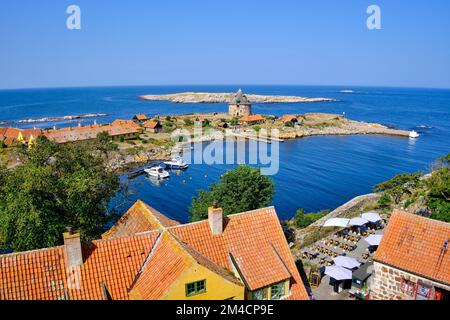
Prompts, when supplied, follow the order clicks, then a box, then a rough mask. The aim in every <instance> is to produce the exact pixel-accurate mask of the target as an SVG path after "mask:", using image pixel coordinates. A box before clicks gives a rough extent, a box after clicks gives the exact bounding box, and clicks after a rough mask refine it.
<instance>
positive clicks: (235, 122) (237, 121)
mask: <svg viewBox="0 0 450 320" xmlns="http://www.w3.org/2000/svg"><path fill="white" fill-rule="evenodd" d="M230 124H231V125H232V126H237V125H238V124H239V120H238V119H237V118H236V117H234V118H233V119H231V120H230Z"/></svg>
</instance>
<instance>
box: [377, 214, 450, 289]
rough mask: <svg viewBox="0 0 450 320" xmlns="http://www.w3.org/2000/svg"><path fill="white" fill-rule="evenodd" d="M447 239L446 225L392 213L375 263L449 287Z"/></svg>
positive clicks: (448, 228) (449, 230)
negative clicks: (444, 246) (445, 243)
mask: <svg viewBox="0 0 450 320" xmlns="http://www.w3.org/2000/svg"><path fill="white" fill-rule="evenodd" d="M448 240H450V224H449V223H445V222H441V221H437V220H432V219H428V218H424V217H421V216H418V215H414V214H411V213H407V212H402V211H398V210H394V212H393V214H392V216H391V218H390V219H389V223H388V225H387V228H386V231H385V233H384V235H383V238H382V240H381V243H380V245H379V246H378V250H377V252H376V254H375V257H374V260H376V261H378V262H382V263H385V264H388V265H391V266H393V267H396V268H399V269H402V270H405V271H408V272H411V273H414V274H417V275H420V276H423V277H425V278H429V279H433V280H435V281H438V282H443V283H446V284H447V285H448V284H450V252H446V251H444V250H443V244H444V242H445V241H448ZM447 251H449V249H447Z"/></svg>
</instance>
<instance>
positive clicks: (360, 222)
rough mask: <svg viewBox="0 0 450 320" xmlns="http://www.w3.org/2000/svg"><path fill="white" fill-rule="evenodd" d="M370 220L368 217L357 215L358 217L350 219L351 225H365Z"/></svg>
mask: <svg viewBox="0 0 450 320" xmlns="http://www.w3.org/2000/svg"><path fill="white" fill-rule="evenodd" d="M368 222H369V221H368V220H366V219H363V218H359V217H357V218H353V219H350V222H349V226H363V225H365V224H366V223H368Z"/></svg>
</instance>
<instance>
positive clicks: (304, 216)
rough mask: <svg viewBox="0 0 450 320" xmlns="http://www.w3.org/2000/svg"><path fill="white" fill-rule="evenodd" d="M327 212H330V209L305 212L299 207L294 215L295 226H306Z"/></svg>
mask: <svg viewBox="0 0 450 320" xmlns="http://www.w3.org/2000/svg"><path fill="white" fill-rule="evenodd" d="M328 213H330V210H322V211H320V212H310V213H306V212H305V209H303V208H300V209H298V210H297V212H296V213H295V216H294V223H295V226H296V227H298V228H306V227H307V226H309V225H310V224H312V223H314V222H316V221H317V220H319V219H320V218H322V217H324V216H326V215H327V214H328Z"/></svg>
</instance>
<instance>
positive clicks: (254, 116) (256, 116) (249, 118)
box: [239, 114, 265, 122]
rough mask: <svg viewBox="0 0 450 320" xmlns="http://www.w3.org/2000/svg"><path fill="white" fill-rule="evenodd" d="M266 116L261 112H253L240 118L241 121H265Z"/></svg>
mask: <svg viewBox="0 0 450 320" xmlns="http://www.w3.org/2000/svg"><path fill="white" fill-rule="evenodd" d="M264 120H265V119H264V117H263V116H261V115H260V114H252V115H249V116H246V117H242V118H240V119H239V121H241V122H253V121H264Z"/></svg>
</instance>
